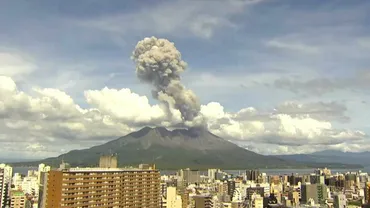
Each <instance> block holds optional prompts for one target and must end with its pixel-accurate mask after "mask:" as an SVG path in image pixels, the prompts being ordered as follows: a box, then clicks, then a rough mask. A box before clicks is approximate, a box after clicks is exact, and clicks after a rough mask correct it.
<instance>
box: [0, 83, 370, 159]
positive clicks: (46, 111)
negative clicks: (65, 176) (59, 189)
mask: <svg viewBox="0 0 370 208" xmlns="http://www.w3.org/2000/svg"><path fill="white" fill-rule="evenodd" d="M0 83H1V84H0V97H1V98H2V99H1V100H0V117H1V118H2V122H1V123H0V129H1V132H2V134H1V135H0V142H2V143H5V144H6V146H7V148H6V150H5V152H4V153H6V152H7V151H12V152H14V151H20V152H23V153H22V154H26V155H27V154H29V155H32V156H33V157H36V156H39V157H42V156H52V155H57V154H60V153H62V152H64V151H67V150H70V149H74V148H83V147H89V146H92V145H95V144H99V143H103V142H106V141H109V140H111V139H114V138H116V137H119V136H123V135H125V134H127V133H130V132H132V131H135V130H138V129H140V128H141V127H143V126H147V125H148V126H166V127H169V128H174V127H175V126H176V125H177V123H178V122H179V121H181V113H180V112H179V111H178V110H177V109H172V111H174V112H177V113H176V114H175V115H177V116H174V117H173V118H168V117H167V116H166V114H165V109H163V108H161V107H160V106H159V105H152V104H150V103H149V100H148V98H147V97H146V96H140V95H138V94H136V93H134V92H132V91H131V90H130V89H125V88H124V89H119V90H118V89H110V88H107V87H105V88H103V89H101V90H86V91H85V92H84V95H85V100H86V103H87V104H88V106H87V107H81V106H80V105H78V104H76V103H75V101H74V100H73V99H72V98H71V96H69V95H68V94H66V93H65V92H63V91H61V90H58V89H51V88H43V89H41V88H33V90H32V92H31V93H25V92H24V91H21V90H19V89H18V87H17V85H16V83H15V82H14V80H13V79H12V78H10V77H7V76H0ZM344 111H345V107H343V106H340V105H338V104H336V103H309V104H299V103H296V102H287V103H283V104H282V105H279V106H277V107H276V109H275V110H273V109H272V110H271V111H258V110H257V109H255V108H253V107H248V108H243V109H241V110H239V111H238V112H236V113H232V112H227V111H226V110H225V109H224V107H223V106H222V105H221V104H220V103H217V102H211V103H208V104H206V105H202V106H201V114H202V115H203V116H204V117H205V118H206V120H207V121H208V123H207V125H208V128H209V130H210V131H211V132H213V133H215V134H217V135H219V136H221V137H224V138H225V139H228V140H231V141H234V142H236V143H238V144H240V145H242V146H243V145H245V144H253V145H252V146H253V148H252V149H253V150H256V151H259V150H258V148H257V147H258V145H261V144H269V145H271V147H273V146H275V147H276V148H275V149H274V151H275V152H276V151H277V152H281V151H283V150H286V151H287V150H290V151H292V150H291V149H292V148H297V149H296V151H292V152H291V153H293V152H297V151H299V148H300V147H306V148H309V147H313V146H317V145H323V146H325V145H326V146H328V145H329V146H333V147H336V146H335V145H337V146H338V145H339V146H338V147H340V145H343V144H346V143H350V144H352V145H354V144H360V143H361V142H363V141H364V139H366V137H367V135H366V134H365V133H364V132H361V131H356V130H349V129H337V128H335V127H334V126H333V125H332V123H331V122H330V121H331V120H333V118H334V119H337V118H339V119H341V118H342V117H343V116H344ZM17 147H19V148H18V149H17ZM342 147H344V146H342ZM249 148H251V146H250V145H249ZM279 150H280V151H279ZM274 151H272V153H273V152H274ZM261 152H262V153H266V152H264V151H261ZM284 153H286V152H284ZM2 156H4V155H2Z"/></svg>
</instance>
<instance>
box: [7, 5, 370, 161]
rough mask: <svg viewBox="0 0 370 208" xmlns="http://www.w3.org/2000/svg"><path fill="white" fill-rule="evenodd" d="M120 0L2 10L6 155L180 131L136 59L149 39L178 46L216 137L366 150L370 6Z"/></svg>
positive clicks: (253, 145)
mask: <svg viewBox="0 0 370 208" xmlns="http://www.w3.org/2000/svg"><path fill="white" fill-rule="evenodd" d="M124 2H125V3H123V2H122V1H113V3H112V4H106V3H102V2H98V1H92V2H90V4H89V6H88V7H85V4H84V3H86V2H84V1H80V2H73V3H71V2H68V1H63V3H61V2H59V1H58V3H57V2H56V1H40V2H38V3H35V4H31V3H29V2H27V1H10V0H5V1H1V2H0V17H1V18H0V27H1V30H2V33H1V34H0V45H1V46H0V116H1V117H2V122H1V123H0V132H1V133H0V142H1V143H2V151H1V152H0V158H6V157H9V155H10V156H11V157H14V156H17V157H20V158H31V159H32V158H46V157H50V156H57V155H60V154H62V153H65V152H68V151H69V150H73V149H81V148H87V147H91V146H94V145H97V144H102V143H105V142H108V141H109V140H113V139H116V138H118V137H120V136H124V135H126V134H128V133H130V132H133V131H136V130H139V129H140V128H142V127H144V126H164V127H169V128H175V127H176V124H177V123H178V119H176V118H174V119H168V118H166V113H165V110H164V109H163V108H162V107H161V104H160V102H158V101H156V100H155V99H153V98H152V95H151V90H152V87H151V86H150V85H146V84H142V83H141V82H140V80H139V79H138V78H137V76H136V74H135V63H134V61H133V60H131V55H132V52H133V51H134V49H135V46H136V44H137V43H138V41H140V40H143V39H144V38H145V37H152V36H155V37H157V38H164V39H167V40H169V41H170V42H173V43H174V44H175V47H176V49H177V50H179V51H180V52H181V57H182V59H183V60H184V61H185V62H187V69H186V70H185V72H183V73H182V74H181V77H182V83H183V84H184V85H185V86H186V87H187V88H188V89H191V90H192V91H193V92H194V93H195V94H196V95H197V97H198V98H199V102H200V104H201V108H200V112H201V114H202V115H203V116H204V118H206V120H207V127H208V129H209V131H210V132H212V133H214V134H216V135H218V136H220V137H222V138H224V139H226V140H231V141H232V142H234V143H237V144H239V145H240V146H243V147H246V148H248V149H249V150H252V151H255V152H257V153H261V154H294V153H310V152H313V151H320V150H326V149H335V150H342V151H367V150H369V148H370V142H369V138H368V135H369V134H370V126H369V125H368V122H367V118H368V117H369V116H370V111H368V110H366V109H367V108H369V103H370V97H369V96H368V94H367V93H366V90H367V88H368V87H369V86H370V85H369V83H370V69H369V68H368V65H369V63H370V61H369V60H370V55H369V54H370V53H369V52H370V36H369V32H370V31H369V30H370V29H369V28H368V25H369V21H368V17H369V14H368V12H367V11H368V10H369V9H370V2H366V1H356V0H355V1H350V2H349V1H333V2H322V1H318V0H314V1H304V2H300V3H297V2H296V1H292V0H290V1H276V0H255V1H236V0H229V1H214V2H213V1H212V3H211V2H210V1H191V2H192V3H188V1H184V0H177V1H171V2H168V1H156V3H155V4H154V3H153V2H150V1H141V2H140V3H138V2H137V1H124ZM175 114H176V111H175ZM176 115H178V113H177V114H176Z"/></svg>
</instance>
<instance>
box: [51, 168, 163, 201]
mask: <svg viewBox="0 0 370 208" xmlns="http://www.w3.org/2000/svg"><path fill="white" fill-rule="evenodd" d="M46 184H47V188H46V189H45V191H46V201H45V207H46V208H56V207H59V208H67V207H68V208H87V207H89V208H90V207H100V208H160V173H159V171H158V170H156V169H155V168H154V167H150V168H148V169H140V168H137V169H133V168H129V169H121V168H69V169H62V170H51V171H50V172H49V173H48V175H47V182H46Z"/></svg>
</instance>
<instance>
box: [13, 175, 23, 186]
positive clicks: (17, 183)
mask: <svg viewBox="0 0 370 208" xmlns="http://www.w3.org/2000/svg"><path fill="white" fill-rule="evenodd" d="M22 181H23V180H22V175H21V174H20V173H15V174H14V176H13V181H12V185H13V186H14V188H13V189H14V190H22Z"/></svg>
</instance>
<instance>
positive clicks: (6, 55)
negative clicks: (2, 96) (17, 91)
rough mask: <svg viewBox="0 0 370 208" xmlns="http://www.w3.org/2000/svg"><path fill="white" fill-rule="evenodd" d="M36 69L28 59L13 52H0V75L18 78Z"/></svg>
mask: <svg viewBox="0 0 370 208" xmlns="http://www.w3.org/2000/svg"><path fill="white" fill-rule="evenodd" d="M36 68H37V67H36V65H35V64H34V63H32V61H31V60H29V58H26V57H23V56H21V55H19V54H16V53H13V52H2V51H0V75H3V76H10V77H15V78H20V77H21V76H23V75H27V74H30V73H31V72H33V71H34V70H35V69H36Z"/></svg>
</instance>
